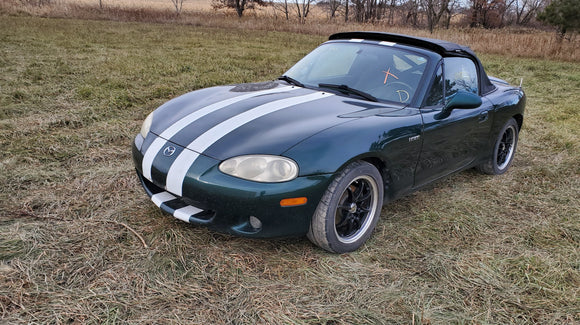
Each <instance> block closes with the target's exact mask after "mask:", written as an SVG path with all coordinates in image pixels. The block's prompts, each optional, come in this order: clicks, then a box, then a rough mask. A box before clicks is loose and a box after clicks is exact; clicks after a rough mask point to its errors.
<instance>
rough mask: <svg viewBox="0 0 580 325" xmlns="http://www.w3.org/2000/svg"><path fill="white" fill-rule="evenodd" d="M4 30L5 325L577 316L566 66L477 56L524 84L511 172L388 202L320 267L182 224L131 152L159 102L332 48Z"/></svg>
mask: <svg viewBox="0 0 580 325" xmlns="http://www.w3.org/2000/svg"><path fill="white" fill-rule="evenodd" d="M1 18H2V19H0V40H2V42H1V43H0V54H1V55H0V150H1V155H0V184H2V185H0V202H1V205H0V233H2V236H1V239H0V304H1V305H2V308H0V311H1V313H2V320H3V321H5V322H7V323H29V322H37V323H75V322H76V323H119V322H131V323H139V322H151V323H168V322H173V323H204V324H205V323H216V324H222V323H245V324H254V323H275V324H276V323H277V324H280V323H290V324H380V323H385V324H386V323H414V324H420V323H421V324H441V323H443V324H447V323H478V324H506V323H520V324H526V323H542V324H573V323H577V322H579V321H580V308H579V307H578V306H580V297H579V294H580V290H579V288H580V250H579V247H580V221H579V217H580V204H579V203H578V197H580V195H579V194H580V193H579V188H580V182H579V176H578V175H580V170H579V166H580V164H579V159H578V157H579V152H578V149H579V148H578V146H579V144H580V139H579V129H578V125H580V121H579V119H580V111H579V110H580V109H579V108H578V105H577V103H578V101H579V100H580V96H579V94H578V92H577V89H578V88H580V67H579V66H578V65H577V64H574V63H563V62H557V61H547V60H534V59H519V58H518V59H515V58H510V57H507V56H499V55H482V56H481V59H482V61H483V62H484V64H485V65H486V68H487V70H488V73H489V74H490V75H494V76H497V77H500V78H503V79H507V80H508V81H510V82H511V83H519V78H524V84H523V85H524V89H525V90H526V93H527V96H528V97H527V98H528V105H527V110H526V116H525V120H524V127H523V130H522V132H521V137H520V143H519V146H518V152H517V154H516V157H515V161H514V164H513V166H512V168H511V169H510V171H509V172H508V173H507V174H505V175H502V176H498V177H491V176H485V175H481V174H479V173H476V172H475V171H471V170H470V171H466V172H463V173H460V174H456V175H453V176H452V177H450V178H448V179H446V180H443V181H440V182H438V183H436V184H434V185H433V186H431V187H429V188H426V189H423V190H421V191H419V192H417V193H414V194H412V195H411V196H408V197H406V198H403V199H400V200H398V201H395V202H392V203H390V204H389V205H387V206H386V207H385V208H384V209H383V214H382V218H381V220H380V221H379V224H378V226H377V229H376V231H375V233H374V235H373V237H372V238H371V239H370V240H369V242H368V244H367V245H365V246H364V247H363V248H362V249H361V250H359V251H357V252H354V253H352V254H348V255H330V254H327V253H325V252H323V251H321V250H320V249H318V248H316V247H314V246H313V245H311V244H310V243H309V242H308V241H307V240H305V239H301V238H297V239H285V240H250V239H244V238H236V237H232V236H227V235H222V234H216V233H213V232H211V231H209V230H207V229H205V228H202V227H194V226H190V225H187V224H184V223H182V222H179V221H176V220H174V219H173V218H171V217H168V216H166V215H164V214H162V213H161V212H160V211H159V209H157V208H156V207H155V206H154V205H153V204H152V203H151V202H150V201H149V199H148V198H147V197H146V195H145V194H144V193H143V191H142V189H141V188H140V186H139V184H138V181H137V179H136V176H135V175H134V171H133V163H132V159H131V156H130V145H131V141H132V139H133V137H134V135H135V134H136V133H137V132H138V131H139V128H140V125H141V122H142V121H143V119H144V118H145V116H146V115H147V114H148V113H149V112H150V111H151V110H153V109H154V108H155V107H157V106H159V105H161V104H162V103H163V102H165V101H166V100H168V99H170V98H173V97H175V96H177V95H180V94H183V93H185V92H188V91H191V90H194V89H199V88H202V87H208V86H213V85H218V84H228V83H240V82H247V81H263V80H268V79H273V78H275V77H277V76H278V75H280V74H281V73H282V72H284V71H285V70H286V69H287V68H288V67H289V66H291V65H292V64H293V63H294V62H296V61H297V60H298V59H300V58H301V57H302V56H303V55H304V54H306V53H307V52H309V51H310V50H312V49H313V48H314V47H316V46H317V45H318V44H319V43H320V42H322V41H323V40H324V38H322V37H318V36H311V35H310V36H309V35H300V34H290V33H280V32H266V31H245V30H234V29H232V30H227V29H218V28H205V27H196V26H184V25H179V26H173V25H169V24H145V23H118V22H104V21H78V20H60V19H44V18H34V17H10V16H2V17H1ZM136 234H138V235H139V236H141V237H142V239H143V241H144V242H145V244H146V245H147V247H145V246H144V244H143V242H142V241H141V239H140V238H139V237H138V236H137V235H136Z"/></svg>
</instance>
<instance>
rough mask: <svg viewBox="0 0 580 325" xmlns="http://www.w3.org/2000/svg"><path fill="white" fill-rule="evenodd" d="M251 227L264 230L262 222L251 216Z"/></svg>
mask: <svg viewBox="0 0 580 325" xmlns="http://www.w3.org/2000/svg"><path fill="white" fill-rule="evenodd" d="M250 226H252V228H254V229H262V221H260V219H258V218H256V217H254V216H250Z"/></svg>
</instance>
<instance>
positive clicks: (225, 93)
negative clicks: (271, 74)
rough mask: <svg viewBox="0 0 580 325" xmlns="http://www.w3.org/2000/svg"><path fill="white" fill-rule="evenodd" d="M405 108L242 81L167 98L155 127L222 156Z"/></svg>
mask: <svg viewBox="0 0 580 325" xmlns="http://www.w3.org/2000/svg"><path fill="white" fill-rule="evenodd" d="M400 109H401V107H393V106H388V105H385V104H380V103H372V102H368V101H364V100H359V99H354V97H353V98H349V97H345V96H339V95H335V94H333V93H330V92H322V91H317V90H312V89H306V88H300V87H292V86H287V85H285V83H281V82H280V83H279V82H266V83H257V84H241V85H234V86H221V87H213V88H207V89H202V90H198V91H194V92H191V93H188V94H185V95H183V96H180V97H178V98H176V99H173V100H171V101H169V102H167V103H165V104H164V105H162V106H161V107H159V108H158V109H157V110H156V111H155V112H154V117H153V124H152V126H151V132H152V133H154V134H156V135H158V136H159V137H162V138H164V139H165V140H168V141H171V142H173V143H175V144H177V145H179V146H182V147H187V148H188V149H190V150H192V151H195V152H197V153H199V154H203V155H206V156H209V157H211V158H214V159H218V160H224V159H227V158H230V157H234V156H239V155H247V154H271V155H280V154H282V153H283V152H285V151H286V150H288V149H290V148H291V147H293V146H295V145H296V144H298V143H300V142H301V141H303V140H305V139H307V138H309V137H311V136H313V135H315V134H317V133H319V132H322V131H324V130H326V129H328V128H332V127H333V126H336V125H339V124H342V123H347V122H349V121H352V120H353V119H358V118H363V117H365V116H368V115H376V114H385V113H389V112H392V111H397V110H400ZM365 112H366V113H365Z"/></svg>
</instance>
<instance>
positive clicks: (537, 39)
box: [0, 0, 580, 62]
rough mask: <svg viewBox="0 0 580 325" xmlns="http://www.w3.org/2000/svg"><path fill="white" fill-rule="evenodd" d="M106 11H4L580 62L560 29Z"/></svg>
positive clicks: (200, 4)
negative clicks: (386, 39)
mask: <svg viewBox="0 0 580 325" xmlns="http://www.w3.org/2000/svg"><path fill="white" fill-rule="evenodd" d="M104 4H105V5H104V8H103V9H100V8H99V7H98V6H97V4H96V2H95V1H90V0H62V1H59V2H56V3H55V4H53V5H50V6H43V7H36V6H22V5H21V4H20V3H18V2H16V0H6V1H5V2H3V3H2V4H0V10H1V11H4V12H8V13H25V14H30V15H36V16H42V17H67V18H80V19H104V20H117V21H141V22H156V23H176V24H186V25H194V26H206V27H219V28H229V29H244V30H266V31H282V32H292V33H301V34H312V35H319V36H328V35H330V34H332V33H335V32H342V31H352V30H375V31H386V32H393V33H401V34H409V35H416V36H423V37H432V38H440V39H445V40H449V41H452V42H457V43H460V44H464V45H468V46H470V47H471V48H472V49H473V50H475V51H476V52H478V53H489V54H501V55H509V56H511V57H521V58H543V59H555V60H563V61H572V62H580V39H579V38H577V37H576V38H574V39H573V40H572V41H565V40H561V39H560V38H559V37H557V36H556V33H554V32H546V31H539V30H534V29H497V30H487V29H470V28H466V29H458V28H452V29H449V30H446V29H438V30H435V31H434V33H432V34H431V33H429V32H428V31H425V30H419V29H413V28H407V27H404V26H391V25H388V24H386V23H384V22H377V23H373V24H358V23H354V22H348V23H345V22H344V21H343V20H342V19H340V18H337V19H335V20H332V21H330V20H328V19H327V18H325V14H324V13H322V12H321V11H320V9H318V8H315V9H313V11H314V12H313V14H312V15H311V17H310V19H308V20H307V21H306V23H304V24H300V23H298V22H297V21H296V19H295V18H292V19H290V20H288V21H287V20H286V19H284V18H283V17H282V15H280V14H279V13H278V14H275V12H274V9H273V8H271V7H257V9H255V10H247V11H246V13H245V16H244V17H242V18H241V19H240V18H238V17H237V15H235V14H234V12H233V11H215V10H213V9H211V2H210V1H208V0H195V1H185V2H184V10H183V12H182V13H181V15H179V16H177V15H176V14H175V12H174V10H173V8H172V7H171V2H170V1H169V0H166V1H162V0H147V1H145V2H136V1H131V0H124V1H121V2H115V3H108V2H106V1H105V2H104Z"/></svg>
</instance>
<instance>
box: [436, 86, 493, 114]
mask: <svg viewBox="0 0 580 325" xmlns="http://www.w3.org/2000/svg"><path fill="white" fill-rule="evenodd" d="M481 104H482V101H481V97H479V96H478V95H476V94H474V93H470V92H467V91H465V90H460V91H458V92H456V93H455V95H453V96H451V98H450V99H449V100H448V101H447V104H446V105H445V107H443V109H442V110H441V112H439V113H437V115H435V118H437V119H444V118H447V117H448V116H449V115H450V114H451V111H452V110H454V109H472V108H477V107H479V106H481Z"/></svg>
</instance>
